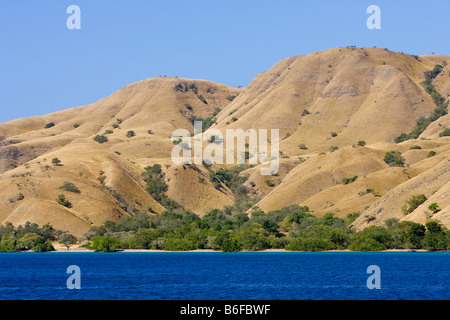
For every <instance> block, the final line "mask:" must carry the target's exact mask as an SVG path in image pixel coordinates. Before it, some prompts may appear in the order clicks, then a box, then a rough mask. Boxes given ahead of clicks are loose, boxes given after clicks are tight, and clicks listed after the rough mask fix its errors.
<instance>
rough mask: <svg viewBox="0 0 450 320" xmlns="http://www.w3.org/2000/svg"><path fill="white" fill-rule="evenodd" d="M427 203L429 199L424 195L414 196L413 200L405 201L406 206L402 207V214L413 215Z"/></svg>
mask: <svg viewBox="0 0 450 320" xmlns="http://www.w3.org/2000/svg"><path fill="white" fill-rule="evenodd" d="M425 201H427V197H426V196H425V195H424V194H419V195H415V196H412V197H411V198H409V199H408V200H406V201H405V205H404V206H403V207H402V212H403V213H404V214H408V213H411V212H413V211H414V210H416V209H417V207H418V206H420V205H421V204H422V203H424V202H425Z"/></svg>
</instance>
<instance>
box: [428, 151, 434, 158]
mask: <svg viewBox="0 0 450 320" xmlns="http://www.w3.org/2000/svg"><path fill="white" fill-rule="evenodd" d="M435 155H436V151H433V150H431V151H430V152H428V154H427V158H431V157H434V156H435Z"/></svg>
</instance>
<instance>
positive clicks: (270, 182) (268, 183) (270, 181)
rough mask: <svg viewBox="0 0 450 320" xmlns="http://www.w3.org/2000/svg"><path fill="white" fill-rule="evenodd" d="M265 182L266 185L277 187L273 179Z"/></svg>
mask: <svg viewBox="0 0 450 320" xmlns="http://www.w3.org/2000/svg"><path fill="white" fill-rule="evenodd" d="M264 182H265V183H266V185H268V186H269V187H275V183H273V181H272V180H271V179H265V180H264Z"/></svg>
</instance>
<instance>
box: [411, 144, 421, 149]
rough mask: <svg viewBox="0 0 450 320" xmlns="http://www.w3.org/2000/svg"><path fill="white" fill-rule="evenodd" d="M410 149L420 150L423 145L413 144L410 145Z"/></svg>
mask: <svg viewBox="0 0 450 320" xmlns="http://www.w3.org/2000/svg"><path fill="white" fill-rule="evenodd" d="M409 149H410V150H415V149H417V150H420V149H422V147H421V146H416V145H413V146H411V147H409Z"/></svg>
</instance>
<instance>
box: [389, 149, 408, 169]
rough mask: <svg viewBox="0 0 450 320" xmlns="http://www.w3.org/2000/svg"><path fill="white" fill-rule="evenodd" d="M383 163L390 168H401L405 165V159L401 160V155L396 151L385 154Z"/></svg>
mask: <svg viewBox="0 0 450 320" xmlns="http://www.w3.org/2000/svg"><path fill="white" fill-rule="evenodd" d="M384 162H386V163H387V164H388V165H389V166H391V167H403V166H404V165H405V159H403V157H402V154H401V153H400V152H398V151H390V152H386V154H385V155H384Z"/></svg>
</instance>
